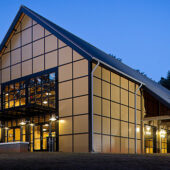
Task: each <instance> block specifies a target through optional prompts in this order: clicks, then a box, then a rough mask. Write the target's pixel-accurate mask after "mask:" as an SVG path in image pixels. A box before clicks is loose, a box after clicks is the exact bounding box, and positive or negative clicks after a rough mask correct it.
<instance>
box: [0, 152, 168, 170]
mask: <svg viewBox="0 0 170 170" xmlns="http://www.w3.org/2000/svg"><path fill="white" fill-rule="evenodd" d="M3 169H5V170H8V169H11V170H15V169H16V170H18V169H22V170H27V169H29V170H32V169H33V170H34V169H48V170H49V169H69V170H70V169H74V170H76V169H83V170H86V169H88V170H89V169H93V170H95V169H99V170H100V169H102V170H107V169H120V170H124V169H126V170H129V169H137V170H140V169H145V170H147V169H154V170H156V169H161V170H163V169H166V170H168V169H170V155H168V154H167V155H160V154H154V155H124V154H121V155H120V154H97V153H92V154H91V153H81V154H79V153H73V154H71V153H40V152H39V153H1V154H0V170H3Z"/></svg>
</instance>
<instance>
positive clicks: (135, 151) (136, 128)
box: [135, 83, 143, 154]
mask: <svg viewBox="0 0 170 170" xmlns="http://www.w3.org/2000/svg"><path fill="white" fill-rule="evenodd" d="M142 85H143V84H142V83H141V84H140V86H139V87H138V88H137V89H136V91H135V154H137V108H136V105H137V100H136V95H137V92H138V91H139V90H140V88H141V87H142Z"/></svg>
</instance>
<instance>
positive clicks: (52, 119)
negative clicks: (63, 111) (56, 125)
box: [49, 116, 57, 121]
mask: <svg viewBox="0 0 170 170" xmlns="http://www.w3.org/2000/svg"><path fill="white" fill-rule="evenodd" d="M49 120H50V121H56V120H57V117H56V116H52V117H51V118H50V119H49Z"/></svg>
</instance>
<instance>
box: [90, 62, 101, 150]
mask: <svg viewBox="0 0 170 170" xmlns="http://www.w3.org/2000/svg"><path fill="white" fill-rule="evenodd" d="M99 64H100V62H99V61H97V65H96V66H95V67H94V69H93V70H92V72H91V121H92V122H91V123H92V124H91V128H92V129H91V135H92V138H91V142H92V152H94V145H93V143H94V139H93V74H94V71H95V70H96V69H97V67H98V66H99Z"/></svg>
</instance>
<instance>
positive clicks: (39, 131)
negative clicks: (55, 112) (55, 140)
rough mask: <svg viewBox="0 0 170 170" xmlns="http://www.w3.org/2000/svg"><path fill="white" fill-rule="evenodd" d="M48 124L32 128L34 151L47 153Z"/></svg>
mask: <svg viewBox="0 0 170 170" xmlns="http://www.w3.org/2000/svg"><path fill="white" fill-rule="evenodd" d="M48 136H49V124H41V125H35V126H34V151H47V143H48V142H47V139H48Z"/></svg>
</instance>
